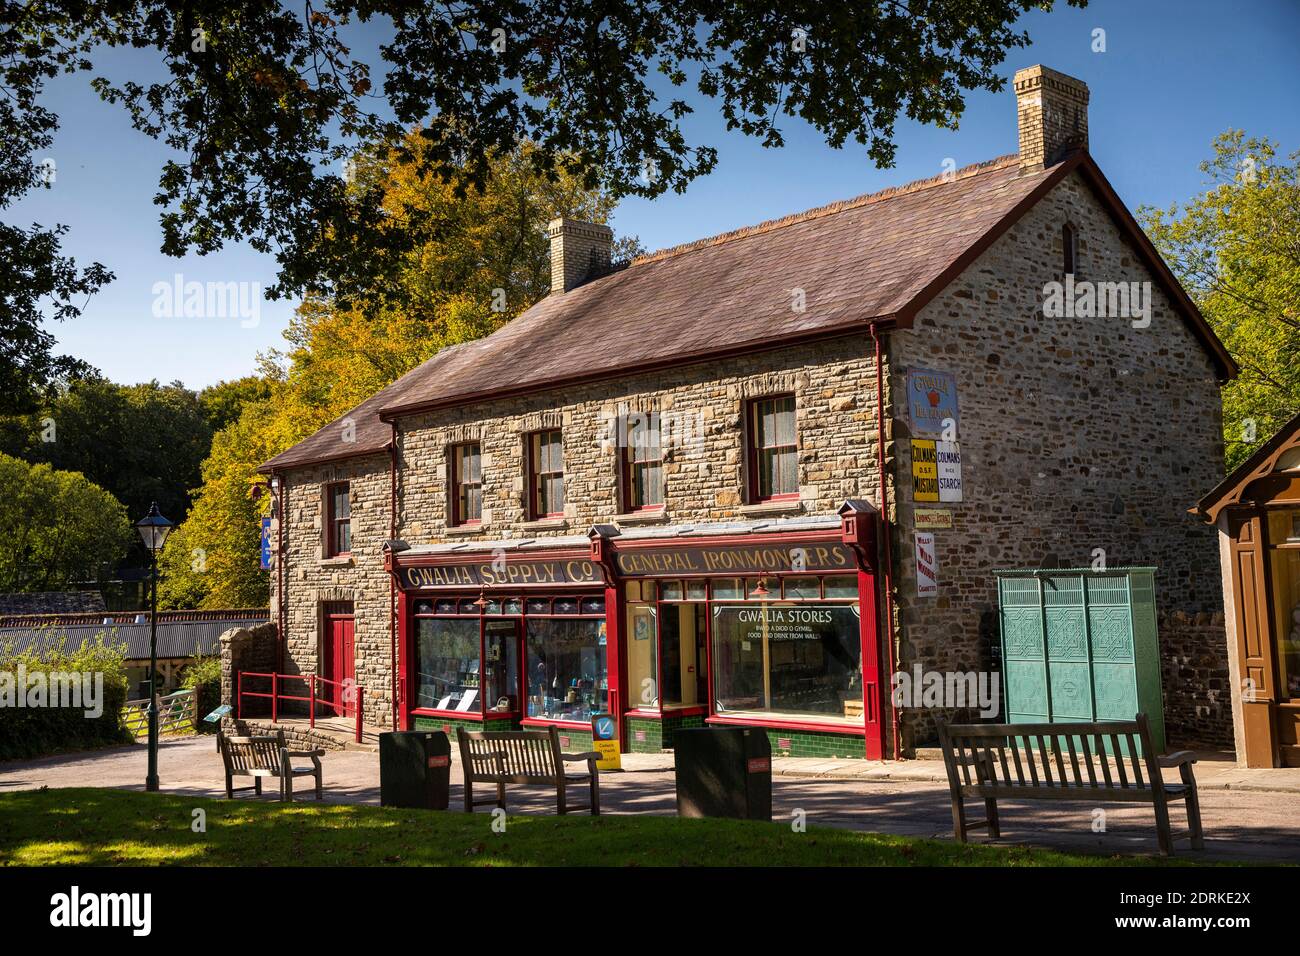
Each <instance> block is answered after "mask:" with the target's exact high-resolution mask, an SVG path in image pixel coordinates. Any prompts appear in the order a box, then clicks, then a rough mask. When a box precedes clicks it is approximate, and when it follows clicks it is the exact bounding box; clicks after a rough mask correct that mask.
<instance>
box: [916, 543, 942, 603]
mask: <svg viewBox="0 0 1300 956" xmlns="http://www.w3.org/2000/svg"><path fill="white" fill-rule="evenodd" d="M916 593H917V596H919V597H936V596H938V594H939V563H938V562H937V561H936V560H935V557H934V533H933V532H931V531H918V532H916Z"/></svg>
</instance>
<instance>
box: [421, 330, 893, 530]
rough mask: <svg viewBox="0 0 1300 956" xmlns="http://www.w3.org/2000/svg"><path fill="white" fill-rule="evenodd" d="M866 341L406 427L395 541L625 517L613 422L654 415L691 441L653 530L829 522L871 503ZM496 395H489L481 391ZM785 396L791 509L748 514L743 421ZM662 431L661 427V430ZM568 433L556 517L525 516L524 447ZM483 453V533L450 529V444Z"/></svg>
mask: <svg viewBox="0 0 1300 956" xmlns="http://www.w3.org/2000/svg"><path fill="white" fill-rule="evenodd" d="M871 349H872V346H871V341H870V339H869V338H868V337H867V336H863V335H858V336H851V337H844V338H840V339H836V340H833V341H829V342H821V343H817V344H811V345H805V346H799V347H794V348H789V349H785V350H782V351H779V352H768V353H761V354H757V355H748V356H743V357H739V358H733V359H727V360H725V361H719V362H714V363H710V364H707V365H691V366H684V367H682V368H673V369H667V370H664V371H660V372H655V373H653V374H647V375H639V376H629V377H627V378H624V379H616V380H610V381H604V382H599V383H595V384H591V385H585V386H582V387H575V388H569V389H565V390H563V391H548V392H540V393H537V394H533V395H529V396H526V397H521V398H517V399H510V400H505V401H501V402H497V403H492V404H476V405H469V406H464V407H461V408H455V409H450V410H445V411H438V412H433V413H428V414H423V415H417V416H411V417H410V418H407V419H404V420H402V421H401V422H400V423H399V426H400V429H399V450H400V478H399V480H400V486H399V487H400V501H401V504H400V510H399V525H398V527H399V534H398V536H399V537H400V538H402V539H403V540H404V541H406V542H408V543H410V544H426V543H435V542H441V541H446V540H466V539H468V540H472V539H474V538H480V539H488V540H491V539H496V538H501V537H505V536H507V535H510V534H514V535H519V534H521V533H526V534H528V535H529V536H530V537H531V536H544V535H559V534H582V533H585V532H586V531H587V529H588V528H590V526H591V525H592V524H595V523H599V522H610V521H613V520H616V519H617V520H619V521H620V522H622V523H624V524H628V523H631V522H632V521H634V520H638V518H637V516H628V515H620V514H619V512H620V496H619V489H618V480H619V479H618V472H619V461H618V448H617V444H616V443H615V442H610V441H609V440H608V423H609V421H610V420H611V418H614V417H616V416H617V415H619V414H625V413H627V412H648V411H659V412H661V413H662V414H663V415H664V416H665V417H664V419H663V420H664V421H665V422H671V427H672V428H674V429H677V428H680V429H681V433H682V434H683V435H684V436H685V437H686V438H687V439H688V440H687V441H684V442H683V443H681V444H678V445H676V446H675V447H673V448H671V449H670V450H668V452H667V454H666V460H665V465H664V469H665V473H666V492H665V497H666V506H665V508H664V511H663V513H662V514H661V515H659V516H657V520H660V521H665V522H674V523H676V522H691V521H717V520H725V519H736V518H753V517H759V516H767V515H771V516H778V515H781V514H834V513H835V510H836V509H837V508H839V506H840V505H842V504H843V503H844V500H845V499H846V498H863V497H865V498H871V499H873V500H874V499H875V497H876V494H875V489H876V487H877V479H876V457H877V456H876V425H875V422H876V412H875V364H874V359H873V356H872V351H871ZM489 384H490V383H484V385H485V387H487V386H488V385H489ZM779 393H793V394H794V396H795V405H796V418H797V423H798V443H799V493H800V500H799V501H798V502H794V503H793V504H790V503H781V504H779V505H775V506H772V505H766V506H749V505H747V504H746V502H745V500H744V499H745V492H744V489H745V487H746V476H745V474H744V439H743V428H742V425H743V421H742V420H743V415H744V411H743V410H744V407H745V402H746V400H748V399H751V398H757V397H761V396H764V395H772V394H779ZM665 427H667V426H665ZM541 428H561V429H562V430H563V441H564V460H565V475H564V482H565V497H566V499H567V504H566V507H565V513H564V517H563V519H560V520H551V521H528V520H527V519H526V515H525V504H526V492H525V488H524V484H525V447H524V446H525V436H526V435H527V434H528V433H529V432H531V431H535V430H537V429H541ZM463 441H478V442H480V443H481V445H482V451H483V458H482V475H483V521H482V524H481V525H479V526H476V527H474V528H472V529H463V528H451V529H449V528H448V499H447V452H448V446H450V445H452V444H454V443H457V442H463Z"/></svg>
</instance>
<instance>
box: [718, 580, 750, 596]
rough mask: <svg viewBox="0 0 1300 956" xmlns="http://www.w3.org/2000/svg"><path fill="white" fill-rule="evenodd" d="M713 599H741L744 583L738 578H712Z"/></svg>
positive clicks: (743, 593) (743, 592) (743, 594)
mask: <svg viewBox="0 0 1300 956" xmlns="http://www.w3.org/2000/svg"><path fill="white" fill-rule="evenodd" d="M712 587H713V600H715V601H743V600H744V599H745V590H744V588H745V584H744V582H743V581H741V580H740V579H739V578H714V579H713V582H712Z"/></svg>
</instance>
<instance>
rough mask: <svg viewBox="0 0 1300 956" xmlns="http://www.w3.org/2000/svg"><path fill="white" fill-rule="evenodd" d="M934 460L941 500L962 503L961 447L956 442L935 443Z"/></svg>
mask: <svg viewBox="0 0 1300 956" xmlns="http://www.w3.org/2000/svg"><path fill="white" fill-rule="evenodd" d="M934 460H935V468H936V470H937V477H938V480H939V500H940V501H961V491H962V485H961V445H959V444H958V443H957V442H955V441H937V442H935V443H934Z"/></svg>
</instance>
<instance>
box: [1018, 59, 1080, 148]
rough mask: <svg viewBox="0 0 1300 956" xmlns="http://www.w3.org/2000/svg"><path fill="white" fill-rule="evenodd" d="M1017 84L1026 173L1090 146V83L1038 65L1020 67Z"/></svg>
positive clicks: (1021, 140) (1021, 139) (1021, 144)
mask: <svg viewBox="0 0 1300 956" xmlns="http://www.w3.org/2000/svg"><path fill="white" fill-rule="evenodd" d="M1015 87H1016V118H1017V120H1018V125H1019V127H1020V168H1021V170H1022V171H1023V172H1038V171H1039V170H1042V169H1044V168H1046V167H1048V166H1053V165H1055V164H1056V163H1059V162H1060V161H1061V160H1062V159H1064V158H1065V156H1066V155H1067V154H1068V153H1070V152H1071V151H1073V150H1076V149H1087V148H1088V84H1086V83H1084V82H1083V81H1082V80H1076V79H1075V78H1074V77H1072V76H1066V75H1065V74H1064V73H1058V72H1057V71H1056V70H1053V69H1049V68H1048V67H1045V66H1043V65H1041V64H1039V65H1038V66H1031V67H1028V68H1026V69H1023V70H1018V71H1017V72H1016V77H1015Z"/></svg>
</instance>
